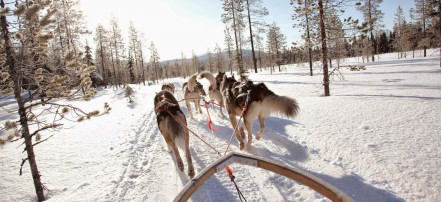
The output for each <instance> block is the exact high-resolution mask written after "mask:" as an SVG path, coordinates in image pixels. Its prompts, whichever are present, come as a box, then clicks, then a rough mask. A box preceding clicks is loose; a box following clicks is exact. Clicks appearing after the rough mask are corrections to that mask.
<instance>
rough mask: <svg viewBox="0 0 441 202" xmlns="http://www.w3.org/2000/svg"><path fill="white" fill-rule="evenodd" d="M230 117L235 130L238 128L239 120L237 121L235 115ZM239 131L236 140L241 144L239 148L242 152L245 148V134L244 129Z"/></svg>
mask: <svg viewBox="0 0 441 202" xmlns="http://www.w3.org/2000/svg"><path fill="white" fill-rule="evenodd" d="M229 114H230V115H229V117H230V123H231V125H232V126H233V130H234V129H235V128H236V125H237V120H236V116H235V115H233V113H229ZM237 130H239V131H236V139H237V141H238V142H239V148H240V150H242V149H243V148H244V146H245V145H244V143H243V137H244V135H243V134H244V132H243V128H240V129H239V128H238V129H237Z"/></svg>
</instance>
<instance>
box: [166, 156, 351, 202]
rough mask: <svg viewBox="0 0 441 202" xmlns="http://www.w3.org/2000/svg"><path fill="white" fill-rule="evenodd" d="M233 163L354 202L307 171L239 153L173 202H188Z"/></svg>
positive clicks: (207, 172) (222, 161)
mask: <svg viewBox="0 0 441 202" xmlns="http://www.w3.org/2000/svg"><path fill="white" fill-rule="evenodd" d="M232 163H239V164H244V165H249V166H254V167H258V168H262V169H265V170H268V171H271V172H274V173H277V174H280V175H283V176H285V177H288V178H290V179H292V180H295V181H297V182H300V183H302V184H303V185H306V186H308V187H309V188H311V189H313V190H315V191H317V192H319V193H320V194H322V195H323V196H325V197H327V198H328V199H330V200H332V201H343V202H353V201H354V200H353V199H352V198H351V197H349V196H347V195H346V194H345V193H343V192H342V191H341V190H339V189H337V188H336V187H334V186H332V185H330V184H329V183H327V182H325V181H323V180H321V179H319V178H318V177H315V176H313V175H311V174H309V173H307V172H305V171H302V170H300V169H297V168H293V167H290V166H286V165H282V164H280V163H277V162H274V161H270V160H268V159H265V158H262V157H254V156H250V155H245V154H239V153H235V152H232V153H229V154H227V155H225V156H224V157H222V158H220V159H219V160H217V161H216V162H214V163H213V164H211V165H210V166H208V167H206V168H205V169H204V170H202V171H201V172H200V173H199V174H198V175H197V176H195V177H194V178H193V179H192V180H191V181H190V182H188V183H187V184H186V185H185V186H184V188H183V189H182V190H181V192H179V194H178V195H177V196H176V197H175V199H174V200H173V201H175V202H180V201H187V200H188V199H190V197H191V196H192V195H193V193H194V192H195V191H196V190H197V189H198V188H199V187H200V186H202V184H204V183H205V181H207V180H208V179H209V178H210V177H211V176H212V175H214V174H215V173H217V172H219V171H223V170H224V169H225V168H226V167H227V166H228V165H231V164H232Z"/></svg>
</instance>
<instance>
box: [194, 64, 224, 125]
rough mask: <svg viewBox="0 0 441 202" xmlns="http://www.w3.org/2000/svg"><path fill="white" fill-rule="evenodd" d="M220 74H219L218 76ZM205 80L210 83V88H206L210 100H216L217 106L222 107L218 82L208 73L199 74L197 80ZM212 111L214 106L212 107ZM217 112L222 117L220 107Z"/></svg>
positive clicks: (222, 102) (222, 101) (222, 100)
mask: <svg viewBox="0 0 441 202" xmlns="http://www.w3.org/2000/svg"><path fill="white" fill-rule="evenodd" d="M220 74H221V73H220V72H219V74H218V75H220ZM203 78H206V79H207V80H208V81H209V82H210V86H209V87H208V96H209V97H210V100H216V102H217V104H219V105H221V106H223V105H224V99H223V98H222V94H221V92H220V81H219V82H218V81H217V79H216V78H215V77H214V76H213V74H212V73H211V72H209V71H203V72H201V73H200V74H199V79H203ZM212 107H213V109H214V105H212ZM219 111H220V113H221V114H222V116H223V115H224V113H223V112H222V107H219Z"/></svg>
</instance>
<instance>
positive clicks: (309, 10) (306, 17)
mask: <svg viewBox="0 0 441 202" xmlns="http://www.w3.org/2000/svg"><path fill="white" fill-rule="evenodd" d="M290 3H291V5H295V3H297V6H294V14H293V15H292V19H293V20H298V23H297V24H294V28H303V29H304V30H305V34H304V36H303V38H304V39H305V46H306V48H307V49H308V60H309V75H310V76H313V72H312V42H311V34H310V32H311V18H313V15H314V12H313V3H312V2H311V0H297V1H296V0H291V1H290Z"/></svg>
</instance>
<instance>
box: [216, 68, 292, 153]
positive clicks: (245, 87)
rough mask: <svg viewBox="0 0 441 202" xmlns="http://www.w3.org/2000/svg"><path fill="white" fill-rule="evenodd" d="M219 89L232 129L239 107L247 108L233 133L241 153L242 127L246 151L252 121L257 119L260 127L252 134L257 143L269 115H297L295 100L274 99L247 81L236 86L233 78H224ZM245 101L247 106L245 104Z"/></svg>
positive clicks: (284, 97) (263, 85)
mask: <svg viewBox="0 0 441 202" xmlns="http://www.w3.org/2000/svg"><path fill="white" fill-rule="evenodd" d="M220 89H221V92H222V96H223V98H224V103H225V108H226V109H227V112H228V116H229V118H230V122H231V125H232V126H233V129H234V128H236V124H237V120H236V116H240V115H241V114H242V109H243V107H244V106H245V105H246V106H247V109H246V110H245V112H244V114H243V122H244V124H242V126H241V127H240V130H239V131H238V132H237V133H236V138H237V140H238V142H239V147H240V149H241V150H242V149H243V148H244V140H245V133H244V129H243V126H244V125H245V128H246V130H247V133H248V141H247V147H250V146H251V142H252V139H253V138H252V133H251V124H252V123H253V121H254V120H256V118H257V119H259V124H260V130H259V132H258V133H257V134H256V139H257V140H259V139H260V138H261V137H262V133H263V131H264V130H265V119H266V118H267V117H269V116H270V115H271V114H273V113H280V114H283V115H285V116H287V117H295V116H296V115H297V114H298V111H299V106H298V104H297V101H296V100H295V99H292V98H289V97H286V96H279V95H276V94H275V93H274V92H272V91H271V90H269V89H268V88H267V87H266V86H265V84H263V83H258V84H253V83H252V82H251V81H248V82H246V83H239V82H237V81H236V79H234V75H233V76H232V77H227V76H226V75H224V77H223V80H222V83H221V87H220ZM247 97H248V103H247V104H246V100H247Z"/></svg>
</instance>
